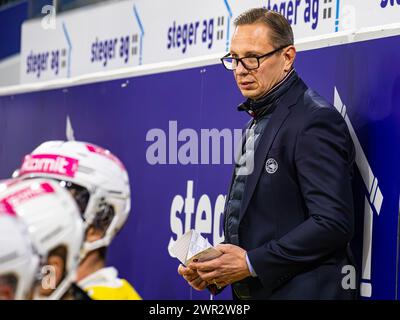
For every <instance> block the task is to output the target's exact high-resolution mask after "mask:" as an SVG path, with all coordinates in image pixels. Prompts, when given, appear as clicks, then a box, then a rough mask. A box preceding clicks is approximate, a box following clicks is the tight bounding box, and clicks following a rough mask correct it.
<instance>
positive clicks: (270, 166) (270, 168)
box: [265, 158, 278, 174]
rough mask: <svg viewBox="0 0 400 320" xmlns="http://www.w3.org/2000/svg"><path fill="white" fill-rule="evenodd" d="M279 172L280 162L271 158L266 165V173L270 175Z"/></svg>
mask: <svg viewBox="0 0 400 320" xmlns="http://www.w3.org/2000/svg"><path fill="white" fill-rule="evenodd" d="M277 170H278V162H276V160H275V159H274V158H269V159H268V160H267V162H266V163H265V171H267V172H268V173H269V174H273V173H275V172H276V171H277Z"/></svg>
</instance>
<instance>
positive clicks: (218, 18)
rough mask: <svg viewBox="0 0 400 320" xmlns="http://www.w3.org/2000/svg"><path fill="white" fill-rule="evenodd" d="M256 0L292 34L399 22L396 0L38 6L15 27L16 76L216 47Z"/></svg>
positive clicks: (225, 42) (41, 76)
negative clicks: (37, 12) (40, 10)
mask: <svg viewBox="0 0 400 320" xmlns="http://www.w3.org/2000/svg"><path fill="white" fill-rule="evenodd" d="M263 6H264V7H266V8H269V9H271V10H275V11H279V12H281V13H282V14H284V15H285V16H286V17H287V19H288V21H289V22H290V23H291V25H292V27H293V30H294V33H295V39H296V40H297V41H298V40H300V39H303V38H307V37H312V36H318V35H325V34H330V33H335V32H339V31H345V30H349V29H359V28H363V27H372V26H378V25H384V24H391V23H398V22H400V0H285V1H282V0H264V1H262V0H247V1H243V0H201V1H200V0H169V1H165V0H150V1H149V0H126V1H117V2H114V1H111V2H106V3H105V4H100V5H94V6H90V7H87V8H82V9H79V10H73V11H70V12H67V13H64V14H60V15H55V14H54V12H52V11H51V10H50V9H49V10H48V11H46V9H44V12H45V13H44V14H43V18H41V19H35V20H30V21H27V22H25V23H24V24H23V27H22V44H21V59H22V60H21V77H20V78H21V83H30V82H37V81H43V80H50V79H58V78H68V77H74V76H78V75H83V74H88V73H92V72H97V71H104V70H113V69H118V68H124V67H129V66H137V65H141V64H148V63H156V62H162V61H171V60H177V59H183V58H188V57H196V56H201V55H206V54H212V53H223V52H225V51H227V50H228V49H229V41H230V38H231V36H232V30H233V20H234V19H235V17H236V16H237V15H239V14H240V13H241V12H243V11H244V10H246V9H248V8H252V7H263ZM46 12H47V13H46Z"/></svg>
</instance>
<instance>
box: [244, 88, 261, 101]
mask: <svg viewBox="0 0 400 320" xmlns="http://www.w3.org/2000/svg"><path fill="white" fill-rule="evenodd" d="M241 92H242V95H243V96H244V97H245V98H247V99H252V100H257V99H258V98H259V97H260V93H259V92H255V90H241Z"/></svg>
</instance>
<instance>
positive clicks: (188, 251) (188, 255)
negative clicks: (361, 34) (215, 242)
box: [169, 229, 222, 266]
mask: <svg viewBox="0 0 400 320" xmlns="http://www.w3.org/2000/svg"><path fill="white" fill-rule="evenodd" d="M169 250H170V253H172V255H174V256H175V257H177V258H178V259H179V261H180V262H182V264H184V265H186V266H187V265H188V264H189V263H190V262H192V261H193V260H194V259H197V260H198V261H199V262H202V261H207V260H212V259H215V258H218V257H219V256H220V255H221V254H222V253H221V252H220V251H218V250H216V249H215V248H214V247H213V246H212V245H211V244H210V243H209V242H208V240H207V239H206V238H204V237H203V236H202V235H201V234H200V233H198V232H197V231H196V230H193V229H192V230H190V231H188V232H186V233H185V234H184V235H183V236H182V237H180V238H179V239H178V240H176V242H175V243H174V244H173V245H172V247H171V248H170V249H169Z"/></svg>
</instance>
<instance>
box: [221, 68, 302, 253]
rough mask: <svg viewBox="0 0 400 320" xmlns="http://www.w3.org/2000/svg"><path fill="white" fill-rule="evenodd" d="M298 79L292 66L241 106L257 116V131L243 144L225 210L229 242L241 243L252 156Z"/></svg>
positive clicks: (226, 233)
mask: <svg viewBox="0 0 400 320" xmlns="http://www.w3.org/2000/svg"><path fill="white" fill-rule="evenodd" d="M297 80H298V76H297V73H296V71H295V70H294V69H292V70H291V71H290V72H289V73H288V74H287V75H286V77H285V78H284V79H282V80H281V81H280V82H279V83H277V84H276V85H275V86H274V87H273V88H272V89H271V90H270V91H269V92H268V93H267V94H266V95H265V96H263V97H262V98H260V99H257V100H252V99H247V100H246V101H245V102H243V103H242V104H240V105H239V107H238V110H239V111H246V112H247V113H248V114H249V115H251V116H252V117H253V121H252V124H251V126H250V130H251V131H252V132H253V134H249V135H244V137H246V139H244V141H245V143H243V145H242V152H241V155H240V156H238V159H236V165H235V176H234V180H233V183H232V187H231V190H230V193H229V198H228V202H227V206H226V209H225V218H226V219H225V241H226V242H227V243H231V244H234V245H239V237H238V229H239V213H240V207H241V204H242V199H243V194H244V189H245V185H246V179H247V175H248V174H251V169H250V171H249V168H246V165H248V164H250V163H252V162H251V160H250V157H253V160H254V153H255V150H256V148H257V146H258V142H259V141H260V137H261V136H262V134H263V133H264V131H265V128H266V127H267V125H268V122H269V119H270V118H271V116H272V113H273V111H274V110H275V108H276V106H277V104H278V102H279V100H280V99H281V98H282V97H283V96H284V95H285V93H287V92H288V91H289V89H290V88H291V87H292V86H293V84H294V83H295V82H296V81H297Z"/></svg>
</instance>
